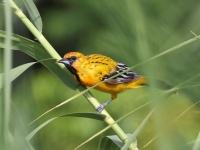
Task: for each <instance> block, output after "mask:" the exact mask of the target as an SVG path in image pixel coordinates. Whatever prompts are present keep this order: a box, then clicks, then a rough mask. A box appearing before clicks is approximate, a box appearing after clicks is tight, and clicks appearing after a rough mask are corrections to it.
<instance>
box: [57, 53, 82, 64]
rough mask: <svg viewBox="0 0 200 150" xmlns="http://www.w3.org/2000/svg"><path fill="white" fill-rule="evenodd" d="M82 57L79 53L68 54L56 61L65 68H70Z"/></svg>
mask: <svg viewBox="0 0 200 150" xmlns="http://www.w3.org/2000/svg"><path fill="white" fill-rule="evenodd" d="M83 56H84V55H83V54H82V53H79V52H69V53H67V54H65V55H64V57H63V58H62V59H61V60H59V61H58V63H62V64H64V65H65V66H66V67H69V66H71V65H72V64H73V63H74V62H75V61H76V60H77V59H79V58H80V57H83Z"/></svg>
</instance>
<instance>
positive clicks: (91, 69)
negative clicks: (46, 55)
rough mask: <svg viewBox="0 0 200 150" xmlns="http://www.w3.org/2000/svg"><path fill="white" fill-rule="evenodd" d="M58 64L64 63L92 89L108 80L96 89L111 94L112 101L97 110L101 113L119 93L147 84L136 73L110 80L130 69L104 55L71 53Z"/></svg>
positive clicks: (80, 80) (125, 74) (78, 79)
mask: <svg viewBox="0 0 200 150" xmlns="http://www.w3.org/2000/svg"><path fill="white" fill-rule="evenodd" d="M58 62H59V63H63V64H64V65H65V66H66V67H67V69H68V70H69V71H70V72H71V73H72V74H74V76H75V79H76V80H77V81H78V82H80V84H82V85H85V86H89V87H90V86H94V85H96V84H97V83H99V82H101V81H104V80H107V81H106V82H104V83H102V84H100V85H98V86H96V87H95V89H96V90H99V91H102V92H106V93H110V94H111V99H110V100H109V101H107V102H106V103H103V104H101V105H100V106H99V107H98V108H97V111H98V112H101V111H102V110H103V109H104V108H105V107H106V105H107V104H108V103H110V102H111V101H112V100H113V99H115V98H117V94H118V93H120V92H122V91H124V90H127V89H133V88H139V87H141V86H143V85H145V84H146V81H145V78H144V77H143V76H141V75H139V74H137V73H136V72H134V71H127V72H125V73H123V74H121V75H119V76H117V77H114V78H112V79H109V78H110V77H112V76H114V75H117V74H119V73H121V72H123V71H125V70H127V69H129V67H128V66H126V65H125V64H123V63H118V62H116V61H114V60H113V59H111V58H109V57H107V56H104V55H100V54H92V55H88V56H85V55H83V54H82V53H79V52H69V53H67V54H65V55H64V57H63V58H62V59H61V60H59V61H58Z"/></svg>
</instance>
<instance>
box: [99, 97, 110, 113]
mask: <svg viewBox="0 0 200 150" xmlns="http://www.w3.org/2000/svg"><path fill="white" fill-rule="evenodd" d="M111 101H112V99H110V100H108V101H107V102H105V103H103V104H101V105H100V106H99V107H97V108H95V109H96V111H97V112H98V113H101V112H102V111H103V110H104V109H105V107H106V106H107V105H108V104H109V103H110V102H111Z"/></svg>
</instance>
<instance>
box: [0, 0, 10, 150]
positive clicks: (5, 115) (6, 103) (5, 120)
mask: <svg viewBox="0 0 200 150" xmlns="http://www.w3.org/2000/svg"><path fill="white" fill-rule="evenodd" d="M4 8H5V9H4V10H5V28H6V38H5V45H6V46H5V49H4V57H3V58H4V60H3V70H4V76H3V84H4V90H3V108H2V110H3V112H2V129H1V130H2V131H3V134H2V135H3V137H2V143H1V144H2V145H1V148H4V149H8V147H9V143H8V135H9V120H10V105H11V82H10V80H11V73H10V71H11V66H12V50H11V45H12V40H11V37H12V13H11V8H10V5H9V2H8V1H5V5H4Z"/></svg>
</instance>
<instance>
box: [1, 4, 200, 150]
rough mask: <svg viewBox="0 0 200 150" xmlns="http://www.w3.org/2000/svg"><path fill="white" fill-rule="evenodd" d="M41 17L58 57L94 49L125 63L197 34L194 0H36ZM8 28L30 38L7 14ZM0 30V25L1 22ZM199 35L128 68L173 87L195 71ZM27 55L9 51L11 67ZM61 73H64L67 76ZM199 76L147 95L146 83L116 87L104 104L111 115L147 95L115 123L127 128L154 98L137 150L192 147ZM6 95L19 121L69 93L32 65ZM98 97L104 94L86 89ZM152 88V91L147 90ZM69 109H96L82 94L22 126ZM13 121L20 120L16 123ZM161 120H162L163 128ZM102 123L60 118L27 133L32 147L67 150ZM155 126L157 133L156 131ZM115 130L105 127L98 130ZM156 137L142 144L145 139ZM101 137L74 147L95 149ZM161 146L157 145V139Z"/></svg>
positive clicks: (199, 14) (199, 15) (199, 10)
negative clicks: (118, 91) (161, 96)
mask: <svg viewBox="0 0 200 150" xmlns="http://www.w3.org/2000/svg"><path fill="white" fill-rule="evenodd" d="M36 6H37V8H38V10H39V12H40V14H41V17H42V20H43V35H44V36H45V37H46V38H47V40H48V41H49V42H50V43H51V44H52V45H53V47H54V48H55V49H56V50H57V52H58V53H59V54H60V55H61V56H63V55H64V54H65V53H67V52H70V51H79V52H82V53H84V54H86V55H88V54H94V53H100V54H103V55H107V56H110V57H112V58H113V59H114V60H116V61H118V62H122V63H125V64H127V65H128V66H134V65H138V64H140V63H141V62H143V61H145V60H147V59H148V58H151V57H153V56H155V55H156V54H158V53H161V52H163V51H165V50H167V49H169V48H171V47H173V46H176V45H178V44H180V43H182V42H184V41H186V40H189V39H191V38H193V37H195V35H193V34H192V33H191V31H192V32H194V33H195V34H197V35H198V34H199V33H200V26H199V19H200V1H199V0H190V1H182V0H163V1H160V0H150V1H146V0H140V1H138V0H124V1H121V0H96V1H91V0H84V1H83V0H60V1H56V0H43V1H36ZM13 22H14V23H13V25H14V33H16V34H19V35H22V36H25V37H28V38H30V39H32V40H35V39H34V37H33V36H32V35H31V34H30V33H29V31H28V30H27V29H26V27H25V26H24V25H23V24H22V23H21V21H20V20H19V19H18V18H16V17H14V20H13ZM1 28H2V29H3V28H4V27H3V24H1ZM199 49H200V41H196V42H193V43H192V44H189V45H186V46H184V47H181V48H180V49H178V50H176V51H173V52H171V53H168V54H166V55H164V56H162V57H158V58H157V59H155V60H152V61H150V62H148V63H144V64H142V65H138V66H137V67H135V68H134V70H135V71H136V72H138V73H139V74H141V75H145V76H150V77H153V78H156V79H161V80H163V81H165V82H168V83H170V84H172V85H174V86H176V85H179V84H181V83H185V81H186V80H188V79H190V78H192V77H193V76H195V75H197V74H198V73H200V50H199ZM30 61H33V60H32V59H31V58H30V57H28V56H27V55H25V54H22V53H21V52H19V51H15V52H14V63H13V66H18V65H21V64H23V63H25V62H30ZM66 78H67V76H66ZM199 82H200V80H199V78H197V79H195V80H192V81H189V82H188V83H185V84H184V88H183V89H180V90H179V91H178V95H176V94H174V95H172V96H170V97H167V98H165V99H158V100H160V101H159V102H158V101H156V100H154V98H156V96H155V95H156V93H160V92H161V91H159V90H152V89H149V88H147V87H144V88H141V89H136V90H129V91H126V92H124V93H122V94H120V95H119V96H118V98H117V100H116V101H114V102H112V103H111V104H110V105H109V106H108V107H107V110H108V111H109V113H110V114H111V115H112V116H113V117H114V118H115V119H118V118H119V117H121V116H123V115H125V114H127V113H128V112H130V111H131V110H134V109H136V108H138V107H139V106H141V105H143V104H145V103H147V102H150V105H148V106H146V107H144V108H142V109H140V110H139V111H136V112H135V113H134V114H133V115H131V116H130V117H128V118H126V119H125V120H123V121H121V122H120V123H119V125H120V126H121V127H122V129H123V130H124V131H125V132H127V133H132V132H133V131H134V130H135V129H136V128H137V126H138V125H139V124H140V123H141V121H142V120H143V119H144V118H145V116H146V115H147V114H148V112H149V111H150V110H151V109H152V108H153V107H154V106H155V105H156V106H157V105H159V106H158V109H157V111H156V113H155V115H154V116H153V117H152V118H151V119H150V120H149V121H148V123H147V125H146V126H145V127H144V128H143V130H142V132H141V133H140V134H139V136H138V138H137V140H138V147H139V148H140V149H144V150H157V149H158V150H160V149H162V150H165V149H166V150H169V149H170V150H178V149H180V150H183V149H186V150H187V149H188V150H189V149H191V147H192V146H193V144H194V140H195V139H196V137H197V135H198V132H199V130H200V118H199V114H200V111H199V106H198V105H195V106H194V107H193V108H191V109H190V110H188V111H187V112H186V113H185V114H183V115H182V116H181V117H180V118H178V119H177V120H176V121H173V120H174V119H175V118H177V117H178V116H179V115H180V114H181V113H183V112H184V111H186V110H187V109H188V108H189V107H190V106H191V105H192V104H194V103H195V102H197V101H199V100H200V99H199V98H200V88H199ZM13 86H14V87H13V102H14V104H15V107H16V109H17V111H18V112H19V114H20V115H21V120H22V121H19V122H22V124H24V126H25V127H26V125H27V124H28V123H29V122H31V121H32V120H34V119H35V118H36V117H38V116H39V115H41V114H42V113H43V112H45V111H47V110H48V109H50V108H52V107H54V106H56V105H57V104H59V103H61V102H62V101H64V100H66V99H68V98H70V97H71V96H73V95H75V94H76V93H77V92H76V91H73V90H71V89H69V88H68V87H66V86H65V85H64V84H63V83H62V82H61V81H60V80H59V79H57V78H56V77H55V76H54V75H53V74H52V73H51V72H50V71H48V70H47V69H46V68H44V67H43V66H41V65H39V64H38V65H35V66H34V67H32V68H31V69H29V70H28V71H26V72H25V73H24V74H23V75H22V76H20V77H19V78H18V79H17V80H16V81H14V83H13ZM91 91H92V93H93V94H94V96H95V97H96V98H97V99H98V100H100V101H101V102H105V101H106V100H108V99H109V98H110V95H108V94H105V93H101V92H98V91H95V90H91ZM152 92H153V95H154V97H152ZM70 112H95V110H94V109H93V107H92V106H91V105H90V104H89V103H88V102H87V100H86V99H85V98H84V97H83V96H81V97H79V98H77V99H75V100H74V101H72V102H70V103H68V104H67V105H64V106H62V107H61V108H58V109H56V110H54V111H53V112H51V113H50V114H48V115H46V116H45V117H43V118H42V119H40V120H39V121H38V122H36V123H34V125H31V126H29V127H28V129H27V131H26V132H27V133H29V131H31V130H32V129H34V128H36V127H37V126H38V125H40V124H41V123H43V122H44V121H46V120H47V119H49V118H51V117H55V116H58V115H62V114H66V113H70ZM15 126H19V128H20V126H21V124H19V123H16V124H15ZM165 126H168V127H166V128H165ZM104 127H106V124H105V123H104V122H100V121H96V120H91V119H83V118H72V117H71V118H60V119H58V120H56V121H54V122H52V123H50V124H49V125H47V126H46V127H45V128H43V129H42V130H41V131H39V132H38V134H37V135H36V136H35V137H34V138H33V139H32V140H31V143H32V144H33V146H34V147H35V149H40V150H47V149H48V150H54V149H59V150H71V149H74V148H75V147H76V146H78V145H79V144H81V143H82V142H83V141H85V140H86V139H88V138H89V137H91V136H92V135H93V134H95V133H96V132H98V131H99V130H101V129H103V128H104ZM159 133H160V134H159ZM110 134H114V132H113V131H112V130H111V129H110V130H108V131H106V132H105V133H104V134H103V135H102V136H106V135H110ZM158 134H159V136H158V137H157V138H156V139H155V140H154V141H153V142H151V143H150V144H149V145H148V146H146V147H145V145H146V144H147V143H148V142H149V141H151V140H152V139H153V138H154V137H155V136H157V135H158ZM99 139H100V137H98V138H95V139H94V140H93V141H92V142H89V143H88V144H86V145H85V146H83V147H82V148H80V149H83V150H86V149H87V150H93V149H97V145H98V142H99ZM163 145H164V146H163Z"/></svg>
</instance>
